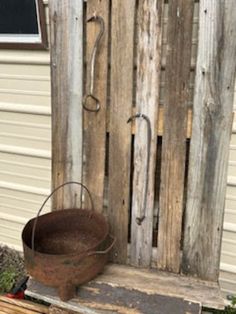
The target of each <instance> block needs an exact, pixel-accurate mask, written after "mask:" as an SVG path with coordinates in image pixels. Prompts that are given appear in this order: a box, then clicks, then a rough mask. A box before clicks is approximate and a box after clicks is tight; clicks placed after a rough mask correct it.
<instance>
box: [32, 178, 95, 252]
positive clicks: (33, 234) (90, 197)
mask: <svg viewBox="0 0 236 314" xmlns="http://www.w3.org/2000/svg"><path fill="white" fill-rule="evenodd" d="M69 184H77V185H79V186H81V187H82V188H83V189H85V190H86V192H87V193H88V196H89V199H90V203H91V208H92V210H93V211H94V203H93V198H92V195H91V193H90V191H89V189H88V188H87V187H86V186H85V185H84V184H82V183H80V182H76V181H68V182H65V183H63V184H61V185H59V186H58V187H56V188H55V189H54V190H53V191H52V192H51V193H50V194H49V195H48V196H47V197H46V199H45V200H44V202H43V204H42V206H41V207H40V209H39V211H38V213H37V216H36V218H35V220H34V225H33V229H32V238H31V247H32V251H33V253H34V239H35V230H36V225H37V222H38V218H39V215H40V213H41V211H42V210H43V208H44V206H45V205H46V203H47V201H48V200H49V199H50V198H51V197H52V196H53V194H54V193H55V192H57V191H58V190H59V189H61V188H62V187H64V186H65V185H69Z"/></svg>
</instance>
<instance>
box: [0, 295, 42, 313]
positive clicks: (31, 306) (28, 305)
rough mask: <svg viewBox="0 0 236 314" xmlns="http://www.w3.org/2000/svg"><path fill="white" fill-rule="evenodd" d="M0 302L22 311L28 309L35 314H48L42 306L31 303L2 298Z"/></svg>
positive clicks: (0, 297)
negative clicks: (38, 313) (35, 313)
mask: <svg viewBox="0 0 236 314" xmlns="http://www.w3.org/2000/svg"><path fill="white" fill-rule="evenodd" d="M0 302H3V303H4V302H5V303H8V304H11V305H13V306H15V307H16V308H17V307H20V308H22V309H28V310H32V311H35V312H40V313H44V314H48V307H47V306H45V305H42V304H37V303H33V302H31V301H27V300H18V299H11V298H7V297H4V296H0Z"/></svg>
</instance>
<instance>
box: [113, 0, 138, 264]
mask: <svg viewBox="0 0 236 314" xmlns="http://www.w3.org/2000/svg"><path fill="white" fill-rule="evenodd" d="M111 14H112V26H111V92H110V95H111V101H110V139H109V179H108V180H109V182H108V202H109V208H108V215H109V221H110V225H111V232H112V233H113V234H114V235H115V236H116V238H117V240H116V244H115V247H114V249H113V253H112V259H113V261H115V262H119V263H126V259H127V241H128V215H129V190H130V152H131V127H130V125H128V124H127V123H126V121H127V120H128V118H129V117H130V116H131V113H132V102H133V50H134V47H133V46H134V44H133V42H134V15H135V1H134V0H130V1H125V0H114V1H112V10H111Z"/></svg>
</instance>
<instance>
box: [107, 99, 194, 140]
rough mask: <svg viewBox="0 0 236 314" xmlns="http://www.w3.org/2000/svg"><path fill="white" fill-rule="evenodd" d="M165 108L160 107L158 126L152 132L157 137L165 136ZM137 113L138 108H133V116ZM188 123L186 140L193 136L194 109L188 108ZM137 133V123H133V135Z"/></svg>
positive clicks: (108, 123)
mask: <svg viewBox="0 0 236 314" xmlns="http://www.w3.org/2000/svg"><path fill="white" fill-rule="evenodd" d="M163 111H164V108H163V106H161V105H159V106H158V114H157V125H156V126H155V128H154V129H153V130H152V131H153V133H155V134H156V136H162V135H163V123H164V121H163V119H164V117H163V114H164V112H163ZM109 112H110V110H109V108H107V121H106V124H107V126H106V129H107V132H108V133H109V130H110V119H109ZM135 113H136V108H135V107H133V115H134V114H135ZM187 119H188V121H187V130H186V138H191V134H192V108H188V118H187ZM135 133H136V125H135V121H133V122H132V134H135Z"/></svg>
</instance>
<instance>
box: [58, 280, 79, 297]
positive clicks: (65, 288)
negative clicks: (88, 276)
mask: <svg viewBox="0 0 236 314" xmlns="http://www.w3.org/2000/svg"><path fill="white" fill-rule="evenodd" d="M75 294H76V287H75V286H74V285H72V284H70V283H66V284H63V285H61V286H60V287H59V288H58V295H59V298H60V299H61V300H62V301H69V300H70V299H72V298H73V297H74V296H75Z"/></svg>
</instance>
